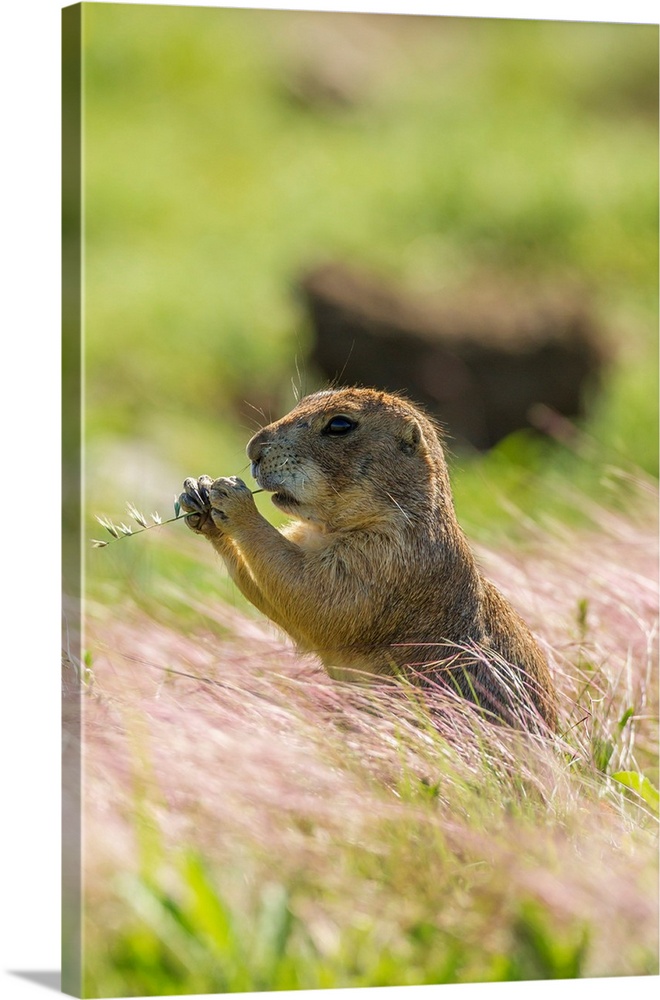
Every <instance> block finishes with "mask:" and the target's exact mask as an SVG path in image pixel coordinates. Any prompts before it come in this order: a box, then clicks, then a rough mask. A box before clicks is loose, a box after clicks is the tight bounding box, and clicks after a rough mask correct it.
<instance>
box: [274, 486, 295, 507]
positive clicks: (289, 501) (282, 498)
mask: <svg viewBox="0 0 660 1000" xmlns="http://www.w3.org/2000/svg"><path fill="white" fill-rule="evenodd" d="M271 500H272V501H273V503H274V504H275V506H276V507H297V506H298V504H299V503H300V501H299V500H296V498H295V497H294V496H291V494H290V493H287V492H286V490H277V492H275V493H273V495H272V497H271Z"/></svg>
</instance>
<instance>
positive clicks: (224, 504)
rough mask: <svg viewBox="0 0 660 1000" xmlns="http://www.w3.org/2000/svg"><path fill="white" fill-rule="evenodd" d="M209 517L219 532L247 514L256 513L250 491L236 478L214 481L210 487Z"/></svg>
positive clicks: (227, 477) (225, 529)
mask: <svg viewBox="0 0 660 1000" xmlns="http://www.w3.org/2000/svg"><path fill="white" fill-rule="evenodd" d="M208 493H209V497H210V503H211V517H212V518H213V523H214V524H215V525H216V527H218V528H219V529H220V530H224V531H227V530H228V529H229V528H230V527H231V524H232V522H236V521H237V520H239V519H241V517H242V516H243V515H245V514H246V513H248V512H252V511H256V507H255V504H254V500H253V499H252V491H251V490H250V489H249V488H248V487H247V486H246V485H245V483H244V482H243V480H242V479H239V478H238V477H237V476H226V477H224V478H222V479H216V480H215V481H214V482H213V483H212V484H211V486H210V488H209V490H208Z"/></svg>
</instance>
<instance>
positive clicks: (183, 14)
mask: <svg viewBox="0 0 660 1000" xmlns="http://www.w3.org/2000/svg"><path fill="white" fill-rule="evenodd" d="M367 23H368V25H369V30H368V32H367V33H366V34H363V32H364V23H363V19H361V18H358V19H357V20H356V19H352V18H351V17H350V16H349V17H347V18H345V19H342V18H339V19H336V18H332V17H330V18H329V19H328V18H325V17H324V16H323V15H312V17H311V18H310V17H304V16H301V15H293V14H288V13H286V12H271V13H265V12H244V11H231V10H225V11H222V10H208V9H192V10H180V9H177V8H175V7H173V8H159V9H158V10H152V9H148V8H144V7H142V8H141V7H139V6H138V7H132V8H126V7H121V6H118V5H117V6H115V5H111V4H109V5H93V6H92V5H90V6H89V7H87V8H85V12H84V38H85V46H86V60H85V83H86V86H85V149H84V152H85V225H86V250H87V257H86V272H85V290H86V324H85V338H86V352H87V384H88V393H87V409H86V418H87V429H88V434H89V435H90V436H91V437H92V438H94V439H96V438H97V437H98V438H101V439H104V438H107V436H108V435H111V434H115V435H119V436H123V437H134V436H139V437H143V438H145V439H146V440H148V441H150V442H151V443H152V446H154V447H157V448H158V449H159V452H160V453H161V454H166V455H167V456H168V457H171V458H175V459H176V460H177V462H178V463H179V464H180V465H183V464H184V462H183V460H184V458H185V456H186V455H187V454H188V453H189V452H190V450H192V451H193V453H194V452H195V451H196V443H195V441H196V439H197V438H198V437H199V439H200V441H202V440H204V441H206V440H207V439H208V437H209V428H211V427H212V428H214V430H215V434H216V437H217V438H221V437H223V436H224V435H225V434H227V433H235V427H236V423H237V417H236V407H237V405H238V406H239V408H240V407H242V400H248V401H249V402H251V403H253V404H255V405H257V406H259V405H263V402H264V400H267V401H269V402H268V404H267V405H274V406H275V408H276V412H280V411H284V410H285V409H287V408H288V407H289V405H290V403H291V401H292V394H291V390H290V380H291V378H292V377H293V378H294V379H296V380H297V376H296V367H297V366H299V367H300V369H301V370H302V372H303V379H304V380H306V381H307V383H308V384H310V385H313V384H314V379H315V373H314V372H313V371H310V370H308V367H307V364H306V360H305V356H306V351H307V345H308V341H309V329H308V321H307V318H306V316H305V314H304V313H303V311H302V307H301V304H300V302H299V300H298V298H297V296H296V295H295V292H294V285H295V282H296V280H297V278H298V277H299V275H300V273H301V272H302V271H303V270H304V269H306V268H307V267H309V266H310V265H311V264H313V263H314V262H316V261H317V260H323V259H325V258H326V257H340V258H342V259H346V260H348V261H349V262H353V263H355V264H356V265H358V266H364V267H368V268H373V269H375V270H377V271H380V272H381V273H382V274H383V275H384V276H385V277H387V278H389V279H391V280H394V281H398V282H401V283H402V284H404V285H406V286H409V287H411V288H418V289H421V290H424V291H426V290H437V289H442V288H443V287H451V286H452V284H454V283H455V282H456V281H460V280H464V279H465V278H466V277H468V276H470V275H472V274H475V273H476V274H479V273H480V270H482V269H489V268H492V267H496V268H497V269H500V270H501V269H504V270H505V271H507V270H508V271H509V272H512V273H514V274H518V275H522V276H528V277H529V276H531V277H534V276H538V277H540V278H542V279H543V278H547V277H548V276H553V275H557V276H565V275H570V276H571V277H572V278H577V279H580V280H582V281H584V282H585V284H586V285H587V286H588V287H589V288H590V289H591V291H592V293H593V294H594V298H595V301H596V305H597V310H598V314H599V316H600V318H601V320H602V324H603V329H604V331H606V335H607V336H608V337H609V338H610V339H611V340H613V342H614V344H615V345H616V346H617V348H618V350H619V354H620V359H619V363H618V365H617V367H616V369H615V370H614V372H613V373H612V374H611V376H610V377H609V378H608V380H607V383H606V386H605V390H604V392H603V394H602V396H601V397H600V398H599V399H598V401H597V405H596V407H595V412H594V415H593V423H594V429H595V431H596V436H597V437H598V438H599V439H602V441H603V444H604V446H605V447H615V448H617V449H618V450H620V451H622V452H623V453H624V454H625V455H627V456H628V457H629V458H630V459H631V460H632V461H633V462H635V463H636V464H637V465H640V466H641V467H643V468H646V469H648V470H649V471H655V472H657V435H656V431H655V428H656V424H657V420H656V414H657V395H658V393H657V374H656V370H657V365H656V364H655V361H654V359H655V340H656V329H657V316H658V313H657V270H658V256H657V252H658V251H657V176H658V174H657V171H658V155H657V121H656V117H655V115H654V110H653V105H654V100H656V99H657V98H656V97H655V96H654V95H656V91H657V65H658V57H657V29H656V28H654V27H652V26H634V25H589V24H561V23H554V24H553V23H542V22H539V23H534V22H519V23H515V22H497V21H492V22H480V21H475V20H465V21H461V20H458V19H438V20H437V21H428V19H408V20H407V23H406V24H405V25H403V26H402V22H401V19H399V20H398V21H396V19H394V20H393V19H388V18H382V19H379V18H376V19H372V21H371V22H369V21H367ZM310 25H316V28H315V30H318V28H319V26H322V25H326V29H325V30H326V31H327V32H328V35H327V38H325V37H324V35H323V34H322V33H321V37H320V40H319V39H316V40H315V37H316V36H315V35H314V34H312V35H311V36H309V35H308V34H306V32H309V30H310ZM361 25H362V27H360V26H361ZM337 33H338V34H337ZM337 37H338V38H339V42H337ZM310 39H311V40H310ZM356 39H357V41H356ZM333 45H334V46H335V48H334V49H333ZM349 45H352V46H354V47H355V46H356V47H357V50H358V56H359V59H358V61H360V59H361V60H362V64H363V73H364V76H365V80H366V82H365V84H364V86H363V88H362V90H360V89H358V99H357V101H356V103H355V105H354V106H353V107H350V108H348V109H345V110H339V109H334V110H333V109H332V108H327V107H323V106H321V107H314V106H311V107H306V106H302V105H300V104H299V103H296V101H294V100H293V99H292V98H291V96H290V90H289V84H290V81H291V80H292V79H295V77H296V74H297V73H298V71H299V69H300V66H301V65H302V64H304V62H305V56H306V55H307V53H308V50H309V53H310V54H309V58H310V59H311V60H312V61H314V59H315V57H316V58H317V61H319V62H321V63H323V62H324V60H326V59H327V58H328V52H330V62H332V53H333V51H335V53H336V55H337V58H340V57H341V54H342V52H343V50H344V49H345V48H346V47H348V46H349ZM242 408H243V410H245V407H242ZM179 422H183V423H184V424H185V425H186V426H187V428H188V430H189V433H188V434H187V435H186V438H185V440H183V435H181V434H177V426H178V424H179ZM246 436H247V435H246ZM200 451H201V448H200ZM206 453H208V450H207V452H206ZM231 471H235V470H231ZM218 474H219V472H218Z"/></svg>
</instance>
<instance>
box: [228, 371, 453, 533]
mask: <svg viewBox="0 0 660 1000" xmlns="http://www.w3.org/2000/svg"><path fill="white" fill-rule="evenodd" d="M247 455H248V458H249V459H250V460H251V462H252V475H253V476H254V478H255V479H256V480H257V482H258V484H259V485H260V486H261V487H262V488H263V489H264V490H268V491H271V492H272V493H273V503H274V504H275V506H276V507H278V508H279V509H280V510H283V511H285V512H286V513H288V514H292V515H293V516H295V517H297V518H301V519H303V520H307V521H312V522H315V523H317V524H319V525H322V526H324V527H326V528H329V529H341V528H351V527H362V526H365V527H366V526H368V525H370V524H375V523H377V522H379V521H383V520H384V519H386V520H391V519H392V517H395V518H396V519H397V520H398V519H400V518H401V517H403V518H404V519H408V520H409V519H410V517H411V516H412V515H413V514H414V512H415V511H416V510H417V509H418V508H419V506H420V504H422V505H423V506H425V507H427V508H428V506H429V500H431V503H433V502H434V500H435V499H436V497H432V494H433V493H434V492H435V490H436V488H437V486H438V484H439V482H441V484H442V486H443V492H444V488H445V487H446V491H447V493H448V490H449V486H448V481H447V473H446V467H445V463H444V457H443V455H442V448H441V445H440V442H439V439H438V437H437V434H436V431H435V428H434V427H433V424H432V423H431V421H430V420H429V419H428V418H427V417H425V416H424V414H423V413H421V412H420V411H419V410H417V409H416V408H415V407H414V406H412V405H411V404H410V403H408V402H407V401H406V400H404V399H402V398H400V397H398V396H393V395H390V394H389V393H385V392H378V391H376V390H374V389H353V388H350V389H336V390H324V391H322V392H317V393H314V394H313V395H311V396H307V397H305V398H304V399H302V400H301V401H300V403H299V404H298V405H297V406H296V407H295V408H294V409H293V410H292V411H291V412H290V413H288V414H287V415H286V416H285V417H282V418H281V419H280V420H277V421H275V422H274V423H272V424H269V425H268V426H267V427H264V428H263V429H262V430H261V431H259V432H258V433H257V434H255V435H254V437H253V438H252V439H251V440H250V441H249V443H248V446H247Z"/></svg>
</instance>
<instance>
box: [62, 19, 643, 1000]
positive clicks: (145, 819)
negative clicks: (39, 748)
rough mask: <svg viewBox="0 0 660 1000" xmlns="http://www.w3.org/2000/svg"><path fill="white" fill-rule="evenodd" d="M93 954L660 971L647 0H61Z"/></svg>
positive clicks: (157, 983) (73, 719) (293, 980)
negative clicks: (252, 4)
mask: <svg viewBox="0 0 660 1000" xmlns="http://www.w3.org/2000/svg"><path fill="white" fill-rule="evenodd" d="M63 94H64V115H63V121H64V144H63V145H64V170H63V261H64V268H63V274H64V286H63V289H64V294H63V302H64V317H63V320H64V323H63V325H64V369H63V380H64V381H63V397H64V414H63V418H64V419H63V428H64V502H63V537H64V560H63V568H64V584H63V589H64V593H63V609H64V648H65V664H64V701H63V755H64V772H63V781H64V786H63V804H64V805H63V808H64V816H63V823H64V837H63V841H64V857H63V883H64V907H63V987H64V990H65V991H66V992H68V993H70V994H72V995H74V996H85V997H124V996H159V995H171V994H194V993H207V994H223V993H241V992H252V991H277V990H310V989H314V990H322V989H328V988H337V987H370V986H410V985H419V984H436V985H439V986H442V985H444V984H450V983H491V982H512V981H521V980H549V979H559V980H567V979H587V978H590V977H603V976H608V977H613V976H614V977H622V976H628V977H642V976H651V975H657V973H658V863H657V861H658V839H657V834H658V758H657V735H658V733H657V718H658V689H657V619H658V615H657V608H658V563H657V548H658V546H657V534H658V532H657V495H658V489H657V487H658V483H657V477H658V435H657V398H658V386H657V370H658V369H657V323H658V204H657V201H658V28H657V26H652V25H621V24H604V23H577V22H574V23H562V22H552V21H533V20H527V21H525V20H517V21H516V20H494V19H493V20H491V19H478V18H468V17H466V18H456V17H451V18H449V17H440V16H437V17H428V16H426V17H425V16H412V15H378V14H339V13H335V14H333V13H320V12H312V11H309V12H293V11H284V10H282V11H266V10H258V9H251V10H236V9H223V8H220V7H215V8H214V7H199V8H195V7H176V6H157V5H144V6H139V5H137V6H134V5H126V4H112V3H82V4H77V5H74V6H71V7H68V8H66V9H65V10H64V12H63Z"/></svg>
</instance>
